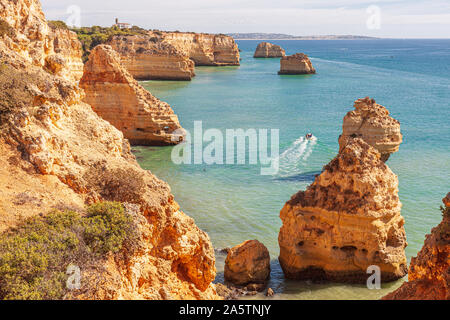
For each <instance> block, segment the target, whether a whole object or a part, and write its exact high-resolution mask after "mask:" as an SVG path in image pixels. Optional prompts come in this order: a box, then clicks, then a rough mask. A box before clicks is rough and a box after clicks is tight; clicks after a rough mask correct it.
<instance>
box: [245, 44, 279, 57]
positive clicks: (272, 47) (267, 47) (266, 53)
mask: <svg viewBox="0 0 450 320" xmlns="http://www.w3.org/2000/svg"><path fill="white" fill-rule="evenodd" d="M284 56H286V52H285V51H284V49H283V48H282V47H280V46H278V45H276V44H272V43H269V42H261V43H260V44H258V47H256V51H255V54H254V56H253V57H254V58H281V57H284Z"/></svg>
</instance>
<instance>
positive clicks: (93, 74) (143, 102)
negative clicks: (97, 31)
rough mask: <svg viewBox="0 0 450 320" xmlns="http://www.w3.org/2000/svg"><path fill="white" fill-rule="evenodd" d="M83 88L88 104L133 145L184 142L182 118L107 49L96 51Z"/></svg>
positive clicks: (85, 73)
mask: <svg viewBox="0 0 450 320" xmlns="http://www.w3.org/2000/svg"><path fill="white" fill-rule="evenodd" d="M80 86H81V87H82V88H83V89H84V91H85V93H86V97H85V98H84V101H85V102H86V103H88V104H90V105H91V106H92V108H93V109H94V111H95V112H96V113H97V114H98V115H99V116H101V117H102V118H103V119H105V120H107V121H108V122H109V123H111V124H112V125H113V126H114V127H116V128H117V129H119V130H120V131H122V132H123V134H124V136H125V138H127V139H128V140H129V141H130V143H131V144H132V145H147V146H151V145H172V144H177V143H179V142H181V140H180V138H179V135H177V134H174V131H176V130H178V129H181V125H180V123H179V122H178V117H177V116H176V115H175V113H174V112H173V110H172V108H171V107H170V106H169V105H168V104H167V103H165V102H162V101H160V100H159V99H157V98H155V97H154V96H153V95H152V94H151V93H150V92H148V91H147V90H145V89H144V88H143V87H142V86H141V85H140V84H139V83H138V82H137V81H136V80H135V79H134V78H133V77H132V76H131V74H129V73H128V71H127V70H126V69H125V68H124V67H122V65H121V63H120V57H119V55H118V54H117V53H116V52H115V51H114V50H113V49H112V48H111V47H110V46H107V45H99V46H97V47H95V48H94V49H93V50H92V52H91V54H90V56H89V61H88V62H87V63H86V64H85V67H84V74H83V78H82V79H81V81H80Z"/></svg>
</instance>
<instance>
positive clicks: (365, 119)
mask: <svg viewBox="0 0 450 320" xmlns="http://www.w3.org/2000/svg"><path fill="white" fill-rule="evenodd" d="M354 108H355V110H352V111H350V112H349V113H347V115H346V116H345V117H344V124H343V130H342V135H341V136H340V138H339V147H340V149H341V150H342V149H343V148H344V147H345V144H346V143H347V140H348V138H349V137H359V138H361V139H363V140H364V141H365V142H366V143H368V144H370V145H371V146H372V147H374V148H376V149H377V150H378V151H379V152H380V153H381V159H382V160H383V161H387V160H388V159H389V156H390V155H391V154H392V153H394V152H397V151H398V149H399V146H400V144H401V143H402V140H403V137H402V134H401V132H400V122H399V121H398V120H396V119H394V118H392V117H391V116H390V115H389V111H388V110H387V109H386V108H385V107H383V106H381V105H379V104H377V103H376V102H375V100H374V99H370V98H368V97H366V98H364V99H359V100H356V101H355V105H354Z"/></svg>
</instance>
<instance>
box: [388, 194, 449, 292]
mask: <svg viewBox="0 0 450 320" xmlns="http://www.w3.org/2000/svg"><path fill="white" fill-rule="evenodd" d="M442 201H443V202H444V205H445V207H444V208H443V209H444V212H443V219H442V222H441V223H440V224H439V225H438V226H437V227H436V228H433V230H431V234H429V235H427V236H426V239H425V243H424V245H423V247H422V250H420V252H419V253H418V255H417V257H415V258H412V259H411V265H410V266H409V274H408V282H405V283H404V284H403V285H402V286H401V287H400V288H399V289H397V290H395V291H394V292H392V293H390V294H388V295H387V296H385V297H384V298H383V299H385V300H450V193H448V194H447V196H446V197H445V198H444V199H442Z"/></svg>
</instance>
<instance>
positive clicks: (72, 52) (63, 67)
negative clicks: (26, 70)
mask: <svg viewBox="0 0 450 320" xmlns="http://www.w3.org/2000/svg"><path fill="white" fill-rule="evenodd" d="M19 15H20V16H23V17H25V16H26V17H27V19H26V20H18V19H17V17H18V16H19ZM0 19H2V20H3V21H5V22H7V23H8V24H9V25H10V26H11V28H12V29H13V30H14V32H13V34H12V35H11V37H7V36H5V37H3V41H2V44H3V45H4V46H6V47H7V48H8V49H9V50H11V51H13V52H15V54H17V55H19V56H20V58H21V59H20V60H21V62H20V63H22V65H21V67H24V63H25V61H26V63H31V64H33V65H36V66H42V67H45V68H46V69H47V70H48V71H50V72H52V73H54V74H55V75H58V76H61V77H63V78H65V79H66V80H69V81H78V80H80V78H81V76H82V75H83V62H82V60H81V57H82V54H83V52H82V47H81V43H80V42H79V41H78V38H77V35H76V34H75V33H74V32H72V31H69V30H62V29H52V28H50V27H49V26H48V25H47V23H46V22H45V17H44V14H43V13H42V11H41V10H40V3H38V1H36V0H21V1H1V2H0ZM23 34H26V35H27V36H26V37H22V36H21V35H23ZM2 53H3V54H4V55H7V54H8V52H7V51H6V50H4V51H3V52H2ZM15 63H19V61H18V60H17V59H15Z"/></svg>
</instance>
